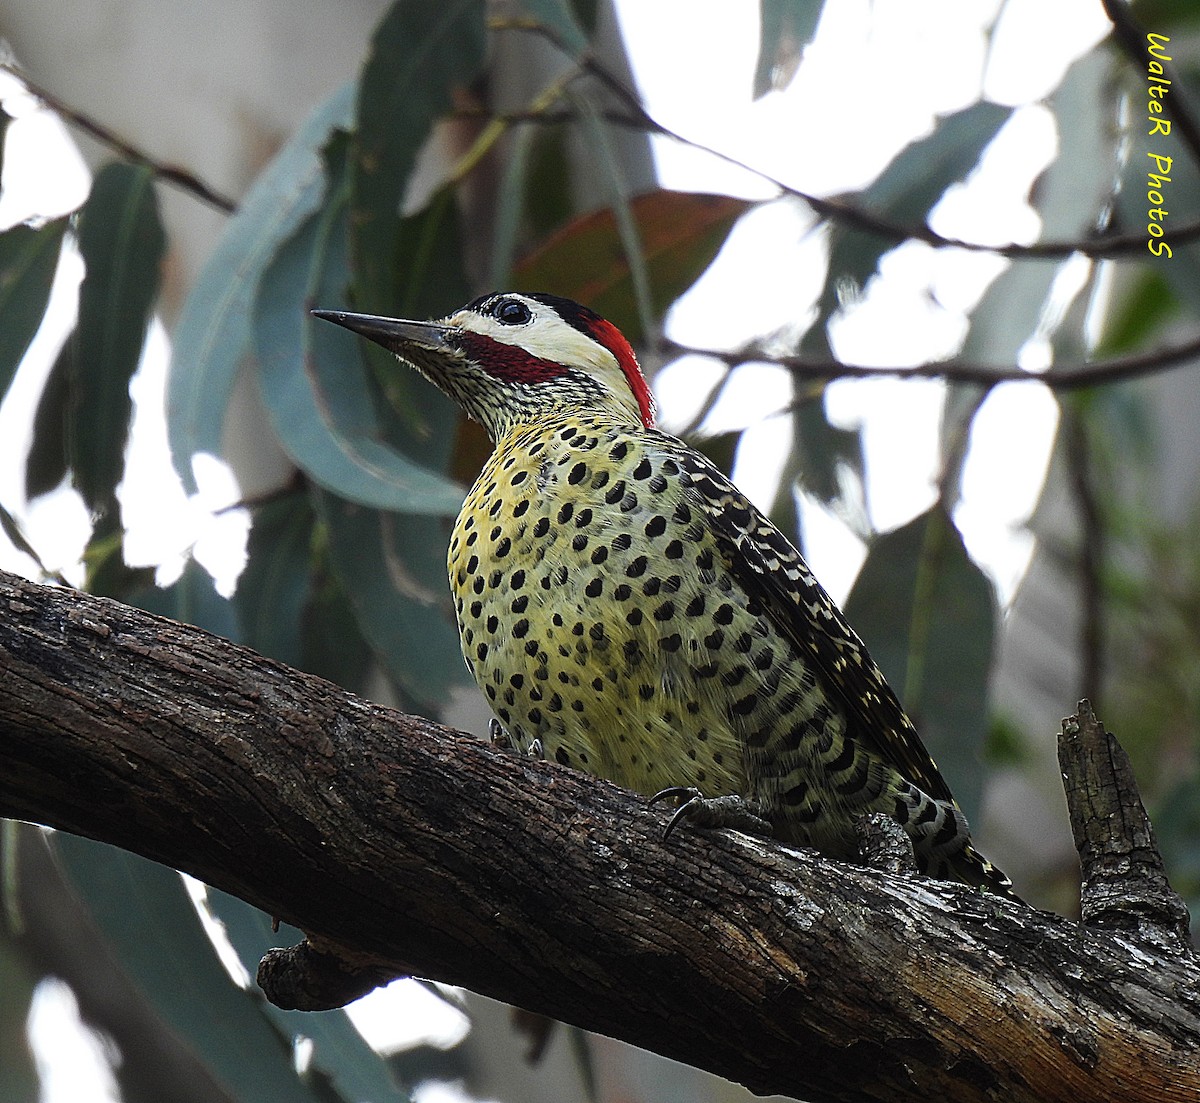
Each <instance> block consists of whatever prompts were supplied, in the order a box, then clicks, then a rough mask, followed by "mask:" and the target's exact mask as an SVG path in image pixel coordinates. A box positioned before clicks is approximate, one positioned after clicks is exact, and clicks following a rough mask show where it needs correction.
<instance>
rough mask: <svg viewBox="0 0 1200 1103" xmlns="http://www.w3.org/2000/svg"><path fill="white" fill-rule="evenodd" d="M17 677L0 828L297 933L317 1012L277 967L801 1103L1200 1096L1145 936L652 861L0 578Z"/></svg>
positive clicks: (267, 664) (404, 731) (450, 738)
mask: <svg viewBox="0 0 1200 1103" xmlns="http://www.w3.org/2000/svg"><path fill="white" fill-rule="evenodd" d="M0 686H2V687H3V690H2V692H0V814H3V815H8V816H13V817H19V818H23V819H30V820H34V821H36V822H40V823H46V824H50V825H52V826H55V827H59V828H62V829H64V830H68V831H74V832H77V833H80V834H84V835H88V836H91V837H93V838H100V839H103V840H105V841H107V842H111V843H115V844H116V845H118V846H122V847H126V848H127V849H130V850H133V851H136V852H137V853H140V854H143V855H146V856H147V857H150V858H153V859H156V860H158V861H161V862H165V863H167V864H169V865H172V866H174V867H176V868H179V869H184V870H186V871H188V872H189V873H192V874H194V875H195V876H198V877H200V878H203V879H204V880H206V881H208V882H209V883H210V884H213V885H216V886H219V887H221V888H223V889H226V890H227V891H230V892H233V893H236V894H237V895H239V896H241V897H242V898H244V899H246V900H248V901H249V902H251V903H253V904H255V905H256V906H258V907H260V908H263V909H264V910H266V911H268V912H270V913H272V914H275V915H278V916H280V917H281V918H283V919H286V920H287V921H288V922H291V923H294V924H296V925H298V926H300V927H302V928H303V929H304V930H306V931H308V932H310V942H309V943H308V944H306V948H304V949H302V950H293V951H286V952H285V954H284V955H283V957H282V958H281V957H278V956H277V957H275V958H273V959H269V960H270V961H271V962H272V964H271V965H269V966H267V967H266V968H267V970H268V972H269V971H270V969H272V968H274V969H276V970H278V969H280V968H282V969H283V970H284V973H285V974H286V973H287V971H288V969H289V968H292V969H293V972H294V974H295V975H294V976H293V977H292V980H296V979H297V978H299V980H301V981H303V982H308V981H312V980H313V978H314V977H316V980H315V991H314V989H313V988H312V987H310V988H309V990H308V991H307V993H305V992H303V988H304V984H300V985H299V986H298V987H299V989H301V990H302V991H301V994H303V995H305V998H306V999H309V1000H310V1002H313V998H314V995H315V1002H318V1003H319V1002H321V1000H322V999H323V998H324V997H326V996H328V995H329V993H328V992H327V991H326V990H325V988H324V987H323V982H322V980H321V978H320V975H319V974H320V971H321V970H320V969H317V970H313V969H310V968H307V967H306V966H305V963H304V961H300V965H299V967H298V968H296V967H295V962H293V964H292V965H289V963H288V961H287V958H288V956H290V957H291V958H292V959H311V960H315V961H317V962H318V963H320V965H321V967H322V968H324V967H327V966H329V965H330V962H331V961H332V962H333V968H332V970H328V969H327V970H326V971H330V972H332V975H333V976H334V977H342V978H343V979H344V977H345V974H346V973H347V971H348V970H347V968H346V964H347V963H350V964H351V965H352V966H353V968H352V969H351V970H349V971H350V972H351V973H353V972H354V971H355V970H357V971H358V972H359V973H360V974H365V976H366V980H367V981H369V982H371V983H373V982H374V981H375V980H378V979H381V978H383V977H387V976H392V975H397V974H401V973H416V974H419V975H421V976H424V977H428V978H431V979H436V980H442V981H446V982H450V983H453V984H461V985H465V986H467V987H469V988H472V989H474V990H476V991H479V992H482V993H485V994H488V995H491V996H496V997H499V998H501V999H504V1000H507V1001H509V1002H511V1003H515V1004H518V1005H520V1006H522V1007H525V1008H528V1009H530V1010H532V1011H536V1012H540V1013H543V1014H547V1015H550V1016H552V1017H554V1018H557V1019H562V1020H565V1021H568V1022H573V1023H577V1024H578V1025H580V1026H583V1027H586V1028H588V1029H590V1030H595V1031H600V1032H602V1033H605V1034H610V1035H613V1036H615V1037H620V1038H624V1039H626V1040H628V1041H631V1042H633V1043H635V1044H637V1045H641V1046H644V1047H647V1048H650V1049H653V1050H656V1051H657V1052H660V1053H663V1054H665V1055H667V1056H669V1057H673V1058H675V1059H677V1060H681V1061H686V1062H688V1063H690V1064H693V1065H696V1066H699V1067H701V1068H706V1069H709V1070H711V1071H713V1072H716V1073H719V1074H720V1075H723V1076H726V1077H729V1078H731V1079H734V1080H738V1081H740V1082H742V1083H744V1084H747V1085H748V1086H750V1087H751V1088H752V1089H754V1090H755V1091H758V1092H763V1093H768V1092H781V1093H786V1094H789V1095H796V1096H802V1097H804V1098H807V1099H810V1100H813V1101H814V1103H820V1101H825V1100H858V1101H864V1100H880V1101H882V1100H888V1101H889V1103H904V1101H917V1100H920V1101H922V1103H925V1101H927V1100H928V1099H929V1098H940V1099H945V1100H955V1101H966V1103H976V1101H979V1103H983V1101H985V1100H988V1101H994V1100H996V1099H1004V1100H1006V1101H1011V1103H1026V1101H1028V1103H1033V1101H1037V1103H1068V1101H1069V1103H1079V1101H1080V1100H1081V1099H1101V1098H1102V1099H1105V1100H1109V1101H1124V1100H1128V1101H1130V1103H1133V1101H1138V1103H1141V1101H1144V1100H1146V1099H1154V1100H1160V1101H1165V1103H1170V1101H1182V1100H1185V1099H1186V1100H1194V1098H1195V1084H1196V1082H1197V1079H1196V1078H1197V1076H1198V1075H1200V1062H1198V1059H1197V1057H1196V1054H1197V1052H1200V967H1198V965H1197V962H1196V959H1195V958H1193V957H1192V956H1191V955H1190V954H1188V953H1185V952H1171V953H1168V952H1167V951H1166V950H1165V949H1164V948H1163V947H1161V946H1157V945H1155V944H1153V943H1147V944H1145V945H1139V947H1138V951H1137V952H1136V953H1131V952H1130V946H1131V939H1136V937H1137V932H1136V931H1134V932H1129V931H1124V932H1122V933H1121V934H1120V935H1115V934H1114V933H1112V932H1111V931H1109V930H1106V929H1100V928H1089V927H1086V926H1083V927H1081V926H1079V925H1077V924H1074V923H1072V922H1069V921H1067V920H1065V919H1063V918H1061V917H1058V916H1053V915H1048V914H1044V913H1039V912H1035V911H1033V910H1031V909H1028V908H1025V907H1022V906H1020V905H1018V904H1015V903H1013V902H1010V901H1005V900H1002V899H998V898H995V897H992V896H988V895H986V894H981V893H978V892H975V891H973V890H971V889H968V888H966V887H965V886H957V885H952V884H943V883H940V882H931V881H927V880H920V879H915V878H910V877H908V876H903V875H895V874H889V873H886V872H880V871H877V870H871V869H865V868H859V867H853V866H849V865H845V864H841V863H837V862H832V861H828V860H824V859H821V858H820V857H818V856H816V855H814V854H812V853H809V852H796V851H791V850H786V849H784V848H782V847H779V846H775V845H773V844H768V843H764V842H762V841H759V840H754V839H750V838H748V837H746V836H743V835H738V834H735V833H731V832H714V833H703V832H699V831H691V832H684V831H681V832H677V833H676V835H674V836H672V838H671V840H670V841H669V843H667V844H664V843H663V842H662V841H661V836H662V827H663V823H664V817H665V813H662V814H660V813H659V812H658V811H656V810H650V809H648V808H647V807H646V805H645V802H644V801H643V800H641V799H640V798H638V797H635V796H634V795H632V794H630V793H628V792H626V791H624V790H621V789H618V788H617V787H615V786H613V785H609V784H607V783H605V782H601V781H597V780H594V779H591V778H588V777H585V776H583V775H581V774H577V773H574V772H572V771H570V770H566V769H563V768H561V767H557V766H555V765H553V764H551V763H544V762H538V761H533V760H530V759H527V758H521V757H518V756H515V755H512V754H509V753H505V752H502V751H499V750H497V749H495V748H492V747H490V746H488V745H487V744H485V743H483V742H481V741H479V740H476V739H473V738H471V737H469V736H465V735H463V734H461V733H456V732H453V731H450V730H447V729H445V728H441V727H439V726H438V725H436V724H433V723H430V722H429V721H425V720H421V719H418V718H415V717H406V716H401V715H399V714H397V713H394V712H392V711H390V710H388V709H384V708H381V707H379V706H376V705H372V704H370V703H368V702H366V701H363V700H360V699H358V698H356V697H354V696H352V695H350V694H348V693H345V692H343V691H342V690H339V689H338V688H337V687H335V686H333V685H331V684H329V683H328V682H325V681H322V680H321V679H319V678H315V677H311V676H308V675H304V674H301V673H299V672H297V671H293V670H289V669H288V668H286V667H284V666H282V665H281V664H279V663H275V662H272V661H270V660H267V659H263V658H261V657H259V656H257V655H255V654H254V653H253V652H250V651H248V650H247V649H245V648H241V647H237V646H235V645H233V644H230V643H228V642H227V641H225V640H221V639H218V638H216V637H214V636H211V635H208V634H207V633H204V632H201V631H199V630H197V629H194V628H188V627H185V626H182V625H179V624H176V623H174V622H171V621H168V620H165V619H162V618H159V617H154V616H150V615H148V614H145V613H142V612H139V611H137V610H134V609H131V608H128V607H126V606H122V605H120V604H118V603H116V602H112V601H108V600H105V599H100V598H94V597H90V596H87V595H83V594H79V593H76V592H74V591H70V590H66V589H52V588H48V587H43V586H38V585H35V584H33V583H30V582H26V581H24V580H22V579H19V578H16V577H14V576H11V575H3V574H0ZM327 979H328V978H327ZM268 983H270V981H269V980H268ZM296 987H297V986H296V985H293V988H296ZM351 987H352V988H353V987H354V986H351ZM351 994H353V993H351ZM335 997H336V999H343V998H346V993H345V992H344V991H343V992H339V993H335Z"/></svg>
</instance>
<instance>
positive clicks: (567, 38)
mask: <svg viewBox="0 0 1200 1103" xmlns="http://www.w3.org/2000/svg"><path fill="white" fill-rule="evenodd" d="M521 6H522V7H523V8H524V9H525V11H526V12H527V13H528V14H529V15H531V16H533V18H534V19H536V20H537V21H538V22H539V23H540V24H541V25H542V26H543V27H547V28H548V29H549V30H550V31H552V32H553V34H554V37H555V39H556V40H557V41H558V43H559V44H560V45H561V46H562V47H563V48H564V49H565V50H566V51H567V53H569V54H570V55H571V56H572V57H579V56H580V55H581V54H582V53H583V52H584V51H585V50H586V49H587V48H588V36H587V33H586V32H585V31H584V29H583V26H581V25H580V23H579V20H578V19H577V13H576V12H575V11H574V10H572V9H573V7H574V5H572V4H569V3H568V2H567V0H523V3H522V5H521Z"/></svg>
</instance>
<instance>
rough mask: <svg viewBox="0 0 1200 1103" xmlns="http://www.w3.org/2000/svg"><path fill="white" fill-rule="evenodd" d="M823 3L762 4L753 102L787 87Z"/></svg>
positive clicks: (778, 0) (786, 0)
mask: <svg viewBox="0 0 1200 1103" xmlns="http://www.w3.org/2000/svg"><path fill="white" fill-rule="evenodd" d="M824 6H825V4H824V0H762V27H761V30H760V32H759V42H758V63H757V64H756V65H755V66H754V98H755V99H758V98H759V97H761V96H765V95H766V94H767V93H768V92H770V91H771V90H772V89H774V88H782V87H784V86H785V85H787V84H788V83H790V81H791V79H792V77H793V76H795V74H796V69H797V68H799V65H800V58H801V56H802V55H803V53H804V47H805V46H807V45H808V44H809V43H810V42H811V41H812V37H813V35H814V34H815V33H816V30H817V23H818V22H819V21H820V19H821V10H822V9H823V8H824Z"/></svg>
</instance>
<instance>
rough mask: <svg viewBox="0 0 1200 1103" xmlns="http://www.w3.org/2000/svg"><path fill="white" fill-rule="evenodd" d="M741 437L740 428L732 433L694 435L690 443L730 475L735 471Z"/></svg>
mask: <svg viewBox="0 0 1200 1103" xmlns="http://www.w3.org/2000/svg"><path fill="white" fill-rule="evenodd" d="M741 439H742V430H741V429H738V430H736V431H735V432H732V433H716V434H714V435H713V436H711V437H700V436H697V437H693V438H692V439H691V440H690V442H689V443H690V444H691V445H692V447H693V448H695V449H696V451H697V452H701V453H703V454H704V455H705V456H707V457H708V458H709V459H710V460H712V462H713V463H715V464H716V465H717V468H718V469H719V470H720V471H723V472H724V473H725V474H726V475H729V474H731V473H732V471H733V460H734V457H735V456H736V455H737V447H738V442H739V441H741Z"/></svg>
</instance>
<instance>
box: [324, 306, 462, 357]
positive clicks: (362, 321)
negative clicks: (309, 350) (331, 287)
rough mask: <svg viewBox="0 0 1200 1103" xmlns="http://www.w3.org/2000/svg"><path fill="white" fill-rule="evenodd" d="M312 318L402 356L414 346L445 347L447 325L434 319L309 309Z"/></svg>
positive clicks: (425, 347) (437, 348) (435, 348)
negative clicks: (430, 320) (338, 327)
mask: <svg viewBox="0 0 1200 1103" xmlns="http://www.w3.org/2000/svg"><path fill="white" fill-rule="evenodd" d="M309 313H310V314H312V316H313V317H314V318H322V319H324V320H325V321H327V322H334V323H336V324H337V325H339V326H344V327H345V328H346V329H349V330H352V331H353V332H354V333H357V334H359V335H360V336H362V337H367V338H369V339H370V340H372V341H374V342H375V343H376V344H378V345H382V346H383V347H384V348H385V349H387V350H388V351H389V352H392V353H395V354H396V355H398V356H403V355H404V354H405V352H406V351H411V350H412V349H413V348H414V346H415V347H416V348H423V349H431V350H435V351H440V350H443V349H445V348H446V344H447V342H446V338H447V336H448V335H449V334H450V332H451V327H449V326H444V325H438V324H437V323H436V322H406V321H402V320H401V319H399V318H383V317H381V316H379V315H377V314H352V313H351V312H349V311H346V310H312V311H309Z"/></svg>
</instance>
